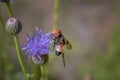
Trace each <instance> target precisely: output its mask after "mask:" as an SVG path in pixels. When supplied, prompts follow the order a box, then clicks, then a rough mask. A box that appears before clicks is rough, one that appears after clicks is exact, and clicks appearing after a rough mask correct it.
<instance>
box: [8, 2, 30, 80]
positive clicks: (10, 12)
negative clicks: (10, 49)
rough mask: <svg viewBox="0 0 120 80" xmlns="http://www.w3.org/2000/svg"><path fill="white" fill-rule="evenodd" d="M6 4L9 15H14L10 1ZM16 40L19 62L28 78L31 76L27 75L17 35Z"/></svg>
mask: <svg viewBox="0 0 120 80" xmlns="http://www.w3.org/2000/svg"><path fill="white" fill-rule="evenodd" d="M6 6H7V11H8V15H9V17H13V13H12V9H11V6H10V3H9V2H6ZM14 42H15V48H16V52H17V56H18V60H19V63H20V65H21V68H22V71H23V73H24V75H25V77H26V79H27V80H28V79H29V78H28V77H27V72H26V70H25V67H24V64H23V61H22V57H21V52H20V48H19V44H18V37H17V36H14Z"/></svg>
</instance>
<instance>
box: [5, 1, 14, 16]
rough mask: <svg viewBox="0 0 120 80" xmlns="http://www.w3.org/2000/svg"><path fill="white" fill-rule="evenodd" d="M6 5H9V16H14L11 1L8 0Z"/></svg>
mask: <svg viewBox="0 0 120 80" xmlns="http://www.w3.org/2000/svg"><path fill="white" fill-rule="evenodd" d="M6 6H7V11H8V15H9V17H13V12H12V8H11V6H10V3H9V2H6Z"/></svg>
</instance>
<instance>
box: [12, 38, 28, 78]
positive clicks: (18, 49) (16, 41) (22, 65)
mask: <svg viewBox="0 0 120 80" xmlns="http://www.w3.org/2000/svg"><path fill="white" fill-rule="evenodd" d="M14 41H15V47H16V52H17V55H18V60H19V63H20V65H21V68H22V70H23V73H24V75H25V76H26V77H27V73H26V70H25V68H24V64H23V61H22V58H21V52H20V48H19V44H18V38H17V36H14Z"/></svg>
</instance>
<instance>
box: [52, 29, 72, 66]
mask: <svg viewBox="0 0 120 80" xmlns="http://www.w3.org/2000/svg"><path fill="white" fill-rule="evenodd" d="M51 33H52V38H53V41H54V42H53V49H54V50H55V54H56V55H57V56H60V55H62V60H63V65H64V67H65V58H64V50H63V46H64V45H66V48H67V49H72V45H71V43H70V42H69V41H68V40H67V39H66V38H65V37H64V36H63V35H62V31H61V30H59V29H56V30H53V31H52V32H51Z"/></svg>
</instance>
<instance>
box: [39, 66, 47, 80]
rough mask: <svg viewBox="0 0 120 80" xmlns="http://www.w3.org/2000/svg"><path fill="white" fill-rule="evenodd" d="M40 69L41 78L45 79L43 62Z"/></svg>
mask: <svg viewBox="0 0 120 80" xmlns="http://www.w3.org/2000/svg"><path fill="white" fill-rule="evenodd" d="M40 69H41V80H46V79H47V76H46V69H45V64H43V65H41V66H40Z"/></svg>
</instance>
